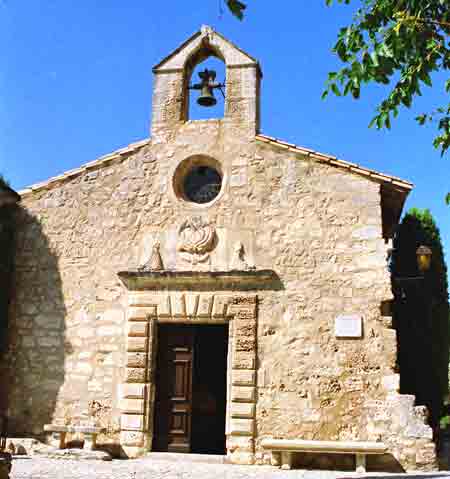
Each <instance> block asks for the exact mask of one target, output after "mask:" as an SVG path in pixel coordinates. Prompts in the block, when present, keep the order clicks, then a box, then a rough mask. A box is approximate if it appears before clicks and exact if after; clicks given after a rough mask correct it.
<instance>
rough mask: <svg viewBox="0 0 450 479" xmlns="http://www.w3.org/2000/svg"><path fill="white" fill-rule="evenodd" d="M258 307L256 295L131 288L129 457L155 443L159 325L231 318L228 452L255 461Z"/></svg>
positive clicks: (124, 436)
mask: <svg viewBox="0 0 450 479" xmlns="http://www.w3.org/2000/svg"><path fill="white" fill-rule="evenodd" d="M256 306H257V296H256V294H254V293H253V294H252V293H241V292H236V293H232V292H229V291H227V292H192V291H187V292H184V291H175V292H170V293H165V292H155V291H142V290H141V291H137V290H134V291H129V292H128V314H127V360H126V372H125V378H124V381H123V383H122V385H121V392H120V408H121V434H120V443H121V448H122V451H123V455H124V456H126V457H137V456H140V455H142V454H144V453H146V452H147V451H150V450H151V447H152V435H153V412H154V400H155V383H154V378H155V374H154V372H155V360H156V352H157V344H156V341H157V334H156V333H157V327H158V323H182V324H214V323H219V322H220V323H224V322H228V323H229V349H228V367H227V411H226V417H227V423H226V434H227V455H228V456H229V458H230V459H231V461H232V462H234V463H240V464H252V463H253V462H254V435H255V403H256V316H257V308H256Z"/></svg>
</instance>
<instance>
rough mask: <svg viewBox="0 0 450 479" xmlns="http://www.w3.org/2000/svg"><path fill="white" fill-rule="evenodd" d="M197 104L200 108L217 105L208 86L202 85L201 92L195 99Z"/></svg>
mask: <svg viewBox="0 0 450 479" xmlns="http://www.w3.org/2000/svg"><path fill="white" fill-rule="evenodd" d="M197 103H198V104H199V105H200V106H214V105H215V104H216V103H217V100H216V98H215V97H214V93H213V89H212V88H211V86H210V85H205V84H203V85H202V92H201V93H200V96H199V97H198V98H197Z"/></svg>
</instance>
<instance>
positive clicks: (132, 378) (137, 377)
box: [125, 368, 146, 383]
mask: <svg viewBox="0 0 450 479" xmlns="http://www.w3.org/2000/svg"><path fill="white" fill-rule="evenodd" d="M145 380H146V370H145V368H126V369H125V382H126V383H145Z"/></svg>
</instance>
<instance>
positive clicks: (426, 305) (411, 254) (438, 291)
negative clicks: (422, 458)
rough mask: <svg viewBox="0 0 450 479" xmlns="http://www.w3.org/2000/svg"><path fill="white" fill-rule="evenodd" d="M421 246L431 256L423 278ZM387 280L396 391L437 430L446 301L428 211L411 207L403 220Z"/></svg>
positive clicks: (444, 373) (443, 387) (445, 356)
mask: <svg viewBox="0 0 450 479" xmlns="http://www.w3.org/2000/svg"><path fill="white" fill-rule="evenodd" d="M420 245H425V246H428V247H429V248H430V249H431V250H432V253H433V254H432V260H431V266H430V269H429V271H426V272H425V273H421V272H420V271H419V270H418V266H417V258H416V250H417V248H418V247H419V246H420ZM392 280H393V289H394V296H395V300H394V325H395V327H396V329H397V337H398V352H399V354H398V366H399V369H400V392H401V393H403V394H414V395H415V396H416V404H418V405H425V406H427V407H428V410H429V412H430V424H431V426H432V427H436V426H437V425H438V423H439V418H440V416H441V414H442V410H443V401H444V398H445V397H446V395H447V394H448V362H449V301H448V284H447V267H446V264H445V260H444V253H443V248H442V243H441V238H440V233H439V229H438V227H437V226H436V223H435V221H434V220H433V217H432V215H431V213H430V211H429V210H419V209H415V208H413V209H411V210H410V211H409V212H408V213H407V214H406V215H405V217H404V218H403V221H402V223H401V225H400V227H399V229H398V232H397V235H396V237H395V239H394V254H393V261H392Z"/></svg>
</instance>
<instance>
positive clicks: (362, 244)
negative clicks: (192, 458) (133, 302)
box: [10, 120, 434, 470]
mask: <svg viewBox="0 0 450 479" xmlns="http://www.w3.org/2000/svg"><path fill="white" fill-rule="evenodd" d="M197 154H202V155H207V156H211V157H213V158H215V159H216V160H217V161H219V162H220V163H221V164H222V166H223V170H224V173H225V174H224V182H225V185H224V187H223V188H224V190H223V191H224V192H223V194H222V195H221V197H220V198H219V200H218V201H216V202H214V203H213V204H212V205H211V206H207V207H199V206H198V205H192V204H190V203H187V202H185V201H183V200H181V199H179V198H177V197H176V195H175V193H174V192H173V186H172V174H173V172H174V170H175V168H176V166H177V165H178V164H179V163H180V161H182V160H184V159H185V158H187V157H189V156H192V155H197ZM22 201H23V205H24V208H25V209H24V210H23V211H22V213H21V214H19V215H18V218H17V226H18V241H19V247H18V250H17V257H16V265H17V272H16V284H15V291H16V294H15V300H14V304H13V309H12V337H11V348H10V361H11V366H12V370H13V371H14V374H13V384H12V391H11V396H10V413H11V415H12V423H13V424H15V427H16V429H17V430H16V431H14V432H15V433H17V434H19V433H22V434H30V433H33V434H40V433H42V428H43V425H44V424H45V423H48V422H51V421H54V422H55V421H58V422H80V421H92V420H93V421H95V422H97V423H99V424H100V425H103V426H105V427H107V429H108V433H107V435H106V436H105V437H103V438H101V439H102V440H103V442H110V443H118V441H119V431H120V424H119V421H120V403H119V401H120V397H119V393H118V389H119V385H120V384H121V383H123V382H125V375H126V361H127V356H126V339H125V338H126V317H125V311H126V308H127V304H128V296H127V291H126V289H125V287H124V286H123V284H121V282H120V280H119V279H118V276H117V272H118V271H121V270H126V269H129V268H136V267H137V266H139V265H142V264H143V263H145V262H146V261H148V259H149V256H150V252H151V247H152V245H153V244H154V242H155V241H157V240H158V241H160V242H161V256H162V259H163V262H164V264H165V266H166V267H169V268H172V269H173V268H175V269H183V266H182V264H179V263H178V262H177V251H176V237H177V232H178V228H179V226H180V224H181V222H182V221H183V220H185V218H186V217H189V216H201V217H203V218H205V219H207V220H208V221H209V222H211V223H212V224H214V225H215V228H216V231H217V234H218V238H219V241H218V244H217V247H216V249H215V250H214V251H212V252H211V258H210V262H209V263H208V268H210V269H212V270H226V269H229V268H230V267H231V262H232V255H233V251H234V247H235V244H236V242H237V241H240V242H242V244H243V246H244V248H245V251H246V257H247V259H248V262H249V263H251V264H254V265H255V266H256V268H257V269H272V270H274V271H275V272H276V273H277V275H278V276H279V278H280V283H281V285H282V287H281V288H279V290H277V291H264V290H262V291H257V292H256V293H257V298H258V317H257V403H256V426H255V427H256V429H255V437H256V443H255V448H256V449H255V451H256V454H255V456H254V460H255V461H256V462H258V463H261V462H267V461H268V456H267V455H264V453H263V451H262V449H261V448H260V446H259V444H260V441H261V439H262V438H264V437H267V436H273V437H283V438H284V437H285V438H290V437H301V438H310V439H361V440H362V439H370V440H382V441H384V442H386V443H387V444H388V445H389V448H390V452H391V453H392V454H393V455H394V456H395V458H396V459H397V460H398V461H399V462H400V463H401V464H402V465H403V466H404V467H405V468H408V469H423V470H425V469H429V468H430V467H433V466H434V445H433V443H432V442H431V430H430V428H428V427H427V426H425V425H424V418H423V414H424V412H423V411H422V409H420V410H419V408H414V404H413V403H414V398H413V397H408V396H400V395H399V394H398V376H397V375H396V374H395V361H396V338H395V331H394V330H393V329H391V318H390V317H389V316H383V315H382V308H381V305H382V303H383V302H385V301H386V300H389V299H390V298H391V291H390V278H389V273H388V271H387V268H386V254H387V245H386V244H385V242H384V240H383V239H382V225H381V212H380V186H379V184H377V183H376V182H374V181H371V180H369V179H367V178H363V177H361V176H358V175H353V174H350V173H347V172H345V171H342V170H340V169H338V168H335V167H332V166H327V165H323V164H319V163H317V162H313V161H311V160H308V159H307V158H306V157H301V156H299V155H295V154H294V153H288V152H285V151H283V150H281V149H275V148H272V147H270V146H267V145H265V144H262V143H259V142H258V141H257V140H253V141H248V139H247V138H246V137H244V138H242V137H239V136H238V135H236V131H235V130H234V129H233V130H231V131H229V130H227V128H226V127H225V126H224V125H222V124H221V122H220V121H216V120H208V121H198V122H188V123H186V124H185V125H183V126H182V127H181V128H180V129H179V131H178V132H177V135H176V136H175V138H174V139H173V141H172V142H171V143H169V144H166V143H158V144H153V145H152V144H151V143H148V144H143V145H141V146H139V147H137V148H136V149H135V150H134V151H133V150H131V151H130V152H129V153H127V154H123V155H119V156H118V157H117V158H115V159H114V160H112V161H111V162H109V163H108V162H107V163H102V164H101V165H97V166H96V165H93V166H92V168H87V169H86V170H84V171H83V172H81V173H79V174H77V175H74V176H73V177H69V178H63V179H61V181H60V182H59V183H58V182H55V183H53V184H52V185H51V187H48V188H47V187H46V186H45V185H43V186H42V187H40V188H36V189H35V190H34V191H30V192H28V193H25V194H24V195H23V200H22ZM341 314H357V315H361V316H362V318H363V329H364V334H363V338H361V339H338V338H336V337H335V334H334V320H335V318H336V317H337V316H338V315H341ZM23 398H25V400H24V399H23Z"/></svg>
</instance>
